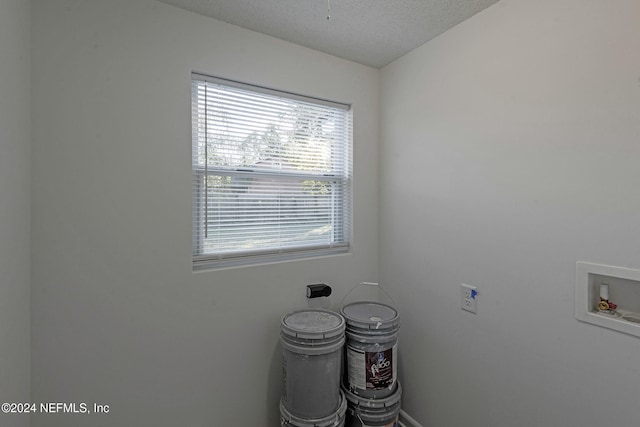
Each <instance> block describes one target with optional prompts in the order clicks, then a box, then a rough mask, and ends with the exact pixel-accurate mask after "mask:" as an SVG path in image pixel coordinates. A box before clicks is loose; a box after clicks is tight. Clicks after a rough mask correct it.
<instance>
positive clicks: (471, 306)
mask: <svg viewBox="0 0 640 427" xmlns="http://www.w3.org/2000/svg"><path fill="white" fill-rule="evenodd" d="M460 308H461V309H463V310H464V311H468V312H469V313H473V314H478V288H477V287H475V286H471V285H466V284H464V283H462V284H461V285H460Z"/></svg>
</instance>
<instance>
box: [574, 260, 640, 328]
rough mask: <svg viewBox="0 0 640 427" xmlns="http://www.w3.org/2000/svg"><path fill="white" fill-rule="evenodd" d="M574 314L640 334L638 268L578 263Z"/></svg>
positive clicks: (599, 324) (589, 320) (588, 320)
mask: <svg viewBox="0 0 640 427" xmlns="http://www.w3.org/2000/svg"><path fill="white" fill-rule="evenodd" d="M575 316H576V319H578V320H580V321H582V322H587V323H592V324H594V325H598V326H602V327H603V328H609V329H613V330H616V331H620V332H624V333H626V334H630V335H635V336H637V337H640V270H634V269H630V268H623V267H614V266H610V265H602V264H592V263H588V262H577V263H576V288H575Z"/></svg>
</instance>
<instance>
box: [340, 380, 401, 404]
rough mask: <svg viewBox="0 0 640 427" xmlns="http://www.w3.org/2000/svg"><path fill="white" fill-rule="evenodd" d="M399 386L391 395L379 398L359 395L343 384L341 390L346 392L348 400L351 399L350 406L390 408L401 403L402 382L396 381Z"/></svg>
mask: <svg viewBox="0 0 640 427" xmlns="http://www.w3.org/2000/svg"><path fill="white" fill-rule="evenodd" d="M396 384H397V387H396V391H394V392H393V393H392V394H391V395H390V396H387V397H383V398H377V399H373V398H372V399H368V398H366V397H363V396H358V395H357V394H354V393H352V392H351V391H349V390H348V389H347V388H345V387H344V385H343V386H342V388H341V390H342V391H343V392H344V395H345V397H346V398H347V401H349V404H350V406H353V407H358V408H362V409H363V410H366V409H374V410H375V409H384V408H389V407H392V406H394V405H397V404H398V403H400V399H401V398H402V387H401V386H400V382H399V381H397V382H396Z"/></svg>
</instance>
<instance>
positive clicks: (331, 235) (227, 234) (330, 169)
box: [191, 73, 352, 269]
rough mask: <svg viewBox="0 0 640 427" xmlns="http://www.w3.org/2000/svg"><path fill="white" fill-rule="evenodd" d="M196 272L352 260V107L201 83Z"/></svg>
mask: <svg viewBox="0 0 640 427" xmlns="http://www.w3.org/2000/svg"><path fill="white" fill-rule="evenodd" d="M191 108H192V132H193V136H192V138H193V146H192V164H193V207H192V209H193V262H194V269H198V268H209V267H218V266H219V267H222V266H230V265H242V264H252V263H259V262H269V261H276V260H283V259H293V258H300V257H308V256H314V255H326V254H332V253H340V252H347V251H348V250H349V240H350V235H351V140H352V130H351V127H352V125H351V112H350V110H349V106H347V105H344V104H340V103H335V102H330V101H324V100H318V99H314V98H307V97H304V96H299V95H295V94H290V93H285V92H279V91H274V90H271V89H265V88H260V87H255V86H251V85H247V84H243V83H238V82H232V81H228V80H223V79H217V78H213V77H208V76H203V75H200V74H195V73H194V74H193V76H192V104H191Z"/></svg>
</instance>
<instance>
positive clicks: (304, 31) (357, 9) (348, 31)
mask: <svg viewBox="0 0 640 427" xmlns="http://www.w3.org/2000/svg"><path fill="white" fill-rule="evenodd" d="M159 1H162V2H163V3H167V4H171V5H174V6H177V7H180V8H182V9H186V10H190V11H192V12H196V13H199V14H202V15H206V16H210V17H212V18H215V19H218V20H220V21H224V22H228V23H230V24H234V25H237V26H239V27H243V28H247V29H249V30H253V31H257V32H260V33H263V34H267V35H270V36H273V37H276V38H279V39H282V40H287V41H289V42H292V43H296V44H299V45H302V46H306V47H309V48H311V49H315V50H319V51H321V52H326V53H329V54H331V55H335V56H338V57H340V58H344V59H348V60H351V61H355V62H359V63H361V64H365V65H369V66H372V67H376V68H379V67H382V66H385V65H387V64H389V63H390V62H392V61H394V60H395V59H397V58H399V57H401V56H402V55H404V54H405V53H407V52H409V51H410V50H412V49H415V48H416V47H418V46H420V45H422V44H424V43H425V42H427V41H429V40H431V39H432V38H434V37H436V36H437V35H439V34H441V33H443V32H445V31H447V30H448V29H450V28H452V27H453V26H455V25H457V24H459V23H460V22H462V21H464V20H465V19H467V18H470V17H471V16H473V15H474V14H476V13H478V12H480V11H481V10H483V9H485V8H487V7H489V6H491V5H492V4H494V3H496V2H497V1H498V0H329V3H330V6H331V12H330V16H331V18H330V19H327V15H328V14H327V12H328V10H327V6H328V1H327V0H159Z"/></svg>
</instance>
